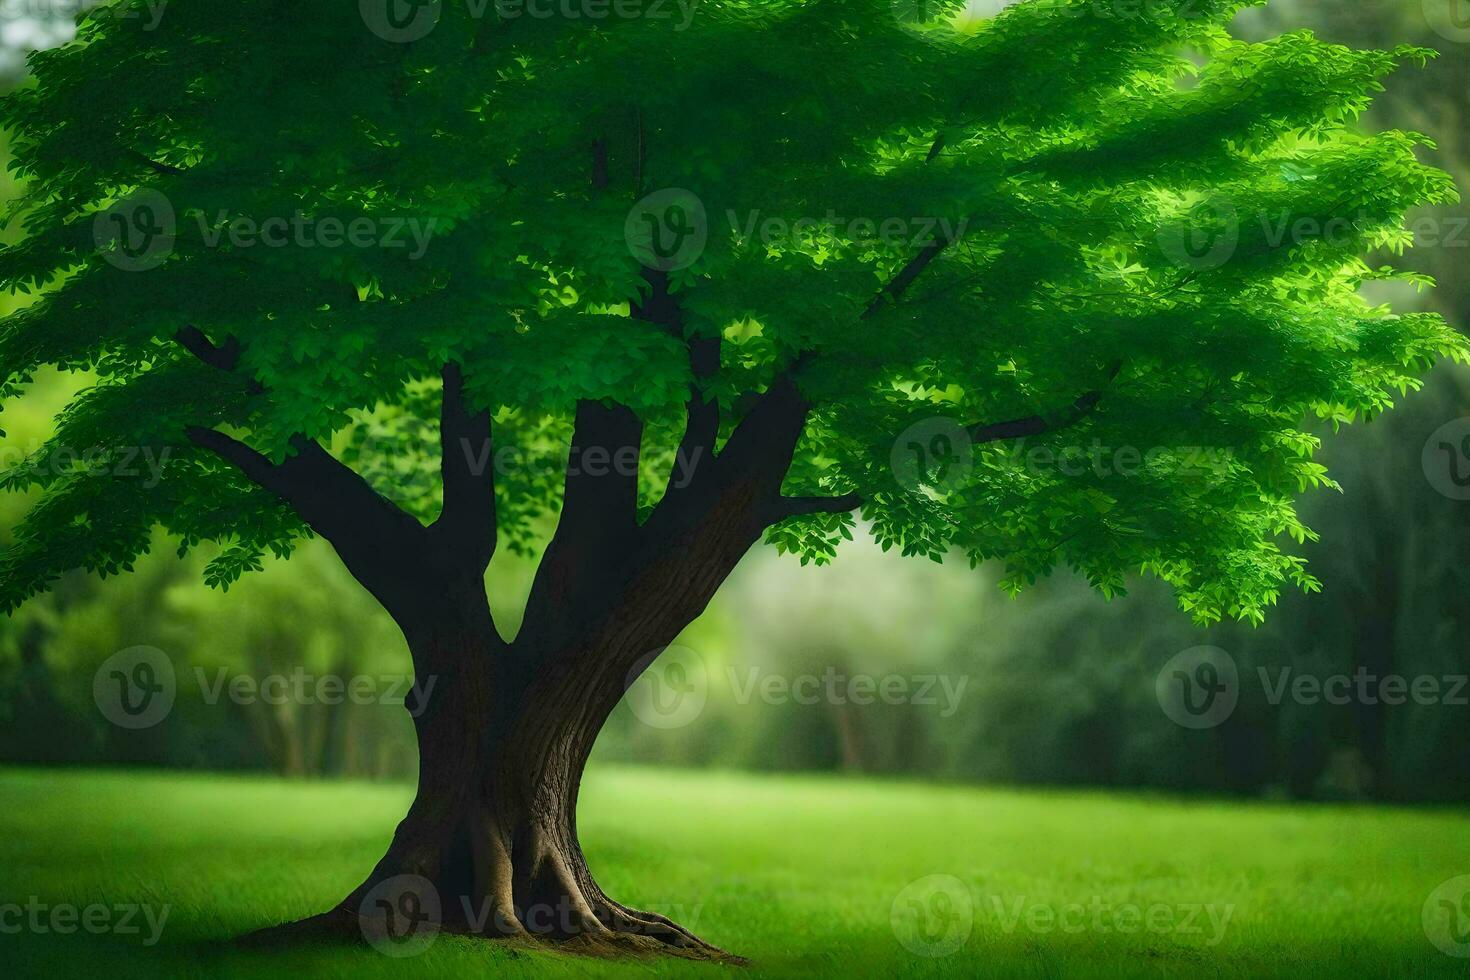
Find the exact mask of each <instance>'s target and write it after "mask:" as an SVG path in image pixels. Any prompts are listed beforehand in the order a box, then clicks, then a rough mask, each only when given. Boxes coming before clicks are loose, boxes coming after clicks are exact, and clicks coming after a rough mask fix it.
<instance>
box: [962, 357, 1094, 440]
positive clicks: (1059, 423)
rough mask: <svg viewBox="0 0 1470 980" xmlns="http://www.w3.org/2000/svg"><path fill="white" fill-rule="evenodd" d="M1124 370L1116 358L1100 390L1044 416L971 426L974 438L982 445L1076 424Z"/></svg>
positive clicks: (1029, 416)
mask: <svg viewBox="0 0 1470 980" xmlns="http://www.w3.org/2000/svg"><path fill="white" fill-rule="evenodd" d="M1122 369H1123V362H1122V361H1114V362H1113V364H1112V366H1111V367H1110V368H1109V369H1108V379H1107V382H1106V383H1105V384H1104V385H1103V386H1102V387H1101V388H1098V389H1095V390H1093V391H1089V392H1087V393H1086V394H1085V395H1083V396H1081V397H1080V398H1078V399H1077V400H1076V401H1074V402H1072V404H1070V405H1068V406H1066V407H1065V408H1062V409H1059V410H1057V411H1054V412H1047V413H1044V414H1041V415H1028V416H1027V417H1025V418H1020V419H1011V420H1010V421H1009V422H992V423H989V424H981V425H976V426H973V427H971V429H970V430H969V432H970V438H971V440H972V441H973V442H974V443H975V444H976V445H980V444H982V443H987V442H1000V441H1002V440H1005V439H1021V438H1024V437H1026V436H1037V435H1041V434H1043V433H1046V432H1055V431H1057V430H1059V429H1065V428H1067V427H1068V426H1072V425H1076V424H1077V423H1078V422H1080V421H1082V420H1083V419H1084V418H1086V417H1087V416H1089V415H1091V414H1092V413H1093V411H1094V410H1096V408H1097V405H1098V403H1099V402H1100V401H1102V397H1103V391H1104V390H1105V389H1106V388H1107V385H1108V384H1111V383H1112V382H1113V380H1114V379H1115V378H1117V376H1118V373H1119V372H1120V371H1122Z"/></svg>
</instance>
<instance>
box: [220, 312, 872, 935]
mask: <svg viewBox="0 0 1470 980" xmlns="http://www.w3.org/2000/svg"><path fill="white" fill-rule="evenodd" d="M645 312H647V311H645ZM457 376H458V372H457V369H456V370H450V369H449V368H446V372H445V403H444V405H445V407H444V420H443V424H441V434H442V435H443V437H444V450H445V451H444V454H443V458H444V461H445V477H444V494H445V501H444V510H443V513H442V514H441V516H440V518H439V519H438V520H437V521H435V523H434V524H433V525H431V526H430V527H428V528H423V527H422V526H420V525H418V524H417V522H414V521H413V519H412V518H409V517H407V515H402V514H395V513H390V514H388V515H387V516H384V515H383V514H381V513H379V512H380V511H381V510H382V502H381V501H376V500H375V501H374V502H373V506H372V507H368V506H367V505H366V504H364V505H363V508H362V509H363V517H362V519H363V520H364V521H366V522H369V524H372V523H373V522H376V528H377V531H376V534H377V536H376V538H374V539H372V541H371V543H370V542H369V541H367V540H365V539H363V538H362V537H361V536H360V535H358V534H357V533H356V531H355V526H354V525H351V522H348V525H349V526H345V527H341V528H337V527H336V526H335V524H334V523H333V522H334V521H335V518H336V517H337V511H336V510H334V509H333V508H332V507H331V506H329V505H328V503H326V502H318V501H317V497H318V496H319V495H320V494H319V492H318V491H319V489H320V487H319V486H318V484H322V485H323V486H324V485H325V483H323V481H326V482H328V483H329V482H331V481H333V480H336V481H337V482H341V483H344V489H345V484H346V483H349V482H351V481H352V480H353V479H356V477H355V476H351V477H349V476H343V475H341V474H339V473H338V472H337V471H336V470H335V469H334V468H333V461H331V459H330V457H328V458H327V459H325V460H324V459H322V458H321V457H320V456H317V455H309V456H308V457H307V460H306V463H303V464H302V465H303V466H316V467H318V468H325V470H326V472H324V473H322V474H320V475H319V477H316V478H314V482H309V483H308V484H307V485H306V489H305V490H303V491H301V493H303V494H307V497H306V499H305V502H304V504H303V506H307V507H308V510H309V511H310V513H311V514H312V515H313V516H314V518H315V520H316V524H314V525H313V526H314V527H315V526H317V524H320V525H323V526H326V527H327V528H328V531H334V530H335V531H338V532H340V533H338V534H337V536H336V538H332V541H333V545H334V547H336V548H337V551H338V554H339V555H340V556H341V557H342V558H343V561H344V562H345V563H346V564H347V566H348V568H349V569H350V570H352V572H353V574H354V576H355V577H356V578H357V580H358V581H359V582H360V583H362V585H363V586H364V587H365V588H367V589H368V591H369V592H371V593H372V594H373V595H374V597H376V598H377V599H378V600H379V602H381V603H382V604H383V606H384V608H386V609H387V610H388V611H389V613H390V614H392V616H393V617H394V619H395V621H396V622H397V623H398V624H399V626H400V627H401V628H402V629H403V633H404V636H405V638H406V639H407V640H408V646H409V650H410V652H411V654H412V656H413V665H414V672H415V675H416V679H417V681H418V684H419V689H420V690H422V691H424V692H426V693H427V697H426V699H425V701H424V703H422V704H411V705H409V707H410V710H411V711H412V713H413V715H414V723H415V728H416V731H417V737H418V745H419V782H418V794H417V796H416V797H415V799H414V802H413V804H412V806H411V807H410V808H409V811H408V814H407V815H406V816H405V817H404V819H403V821H402V822H401V823H400V824H399V825H398V828H397V830H396V831H395V833H394V835H393V839H392V841H391V843H390V844H389V846H388V850H387V852H386V853H385V854H384V855H383V857H382V859H381V860H379V862H378V864H377V866H376V867H375V868H374V869H373V871H372V873H371V874H370V875H368V877H367V879H366V880H364V881H363V883H362V884H361V885H359V886H358V887H357V888H356V889H355V890H354V891H353V892H352V893H351V894H349V895H348V896H347V897H346V898H345V899H343V900H342V901H341V902H339V903H338V904H337V906H336V907H335V908H333V909H332V910H331V911H329V912H326V913H324V914H322V915H320V916H316V917H315V918H313V919H311V920H308V921H307V922H304V923H298V924H296V925H293V926H287V927H281V928H278V929H274V930H267V931H266V933H264V934H257V935H258V936H262V937H263V938H275V937H279V936H281V935H282V934H283V933H285V934H287V935H290V934H294V933H296V932H298V931H301V930H315V929H321V928H329V929H332V930H337V931H342V932H346V933H351V934H359V933H360V934H361V935H362V936H363V937H364V938H367V939H369V941H374V940H375V937H376V938H380V937H382V936H385V935H386V936H388V937H390V938H397V936H398V935H401V934H402V926H403V925H404V923H406V922H412V923H420V922H427V924H428V925H429V926H431V927H432V928H434V929H436V930H437V929H439V928H443V929H448V930H451V931H457V932H464V933H469V934H474V935H484V936H501V937H537V938H545V939H550V940H559V941H562V942H565V943H573V944H576V946H577V948H579V949H581V950H584V951H590V952H615V951H627V950H630V949H631V950H637V951H653V950H658V951H666V952H676V953H679V954H680V955H685V956H691V957H703V958H719V959H730V960H733V959H735V958H734V957H729V956H728V954H725V953H724V952H723V951H721V950H719V949H717V948H715V947H713V946H711V945H709V944H708V943H706V942H704V941H702V940H700V939H699V938H697V937H696V936H694V935H693V934H692V933H690V932H689V931H688V930H686V929H684V928H683V927H682V926H680V925H678V924H676V923H674V922H671V921H670V920H668V919H666V918H664V917H663V916H661V915H657V914H653V913H646V912H638V911H634V910H633V909H630V908H627V907H626V906H623V905H621V904H619V903H617V902H616V901H614V900H612V899H611V898H609V897H608V896H607V895H606V894H604V893H603V891H602V889H601V888H599V887H598V885H597V883H596V881H595V880H594V879H593V877H592V873H591V871H590V869H589V868H588V866H587V861H586V858H585V857H584V856H583V853H582V848H581V844H580V843H579V841H578V839H577V819H576V810H577V790H578V787H579V785H580V783H581V779H582V770H583V768H584V767H585V765H586V763H587V757H588V755H589V753H590V752H591V750H592V745H593V743H594V741H595V740H596V738H597V734H598V732H599V731H600V730H601V729H602V726H603V724H604V722H606V720H607V718H608V716H609V715H610V714H611V713H612V710H613V708H615V707H616V706H617V703H618V701H619V700H620V699H621V698H622V695H623V693H624V691H626V690H627V688H628V686H629V685H630V684H631V683H632V682H633V681H634V680H636V679H637V677H638V676H639V674H641V673H642V671H643V670H644V669H645V668H647V667H648V665H649V664H650V663H652V661H653V660H654V658H655V657H656V656H657V654H658V653H659V652H661V651H662V650H663V649H664V648H665V647H667V646H668V645H669V643H671V642H672V641H673V640H674V638H675V637H676V636H677V635H678V634H679V633H680V632H681V631H682V630H683V629H684V627H686V626H687V625H688V624H689V623H691V622H693V621H694V619H695V618H696V617H698V616H699V614H700V613H702V612H703V611H704V609H705V607H706V606H707V605H708V603H709V601H710V599H711V598H713V596H714V594H715V591H716V590H717V589H718V588H719V587H720V584H721V583H722V582H723V581H724V580H725V578H726V577H727V576H728V575H729V574H730V572H731V571H732V570H733V569H734V568H735V565H736V563H738V562H739V560H740V559H741V557H742V556H744V554H745V553H746V552H747V551H748V550H749V549H750V547H751V546H752V545H753V544H755V542H756V541H757V540H759V538H760V536H761V534H762V532H763V531H764V530H765V528H766V527H768V526H769V525H770V524H772V523H774V522H776V521H779V520H782V519H784V518H785V517H789V516H792V515H793V514H796V513H803V512H811V511H812V510H813V509H814V508H815V509H818V510H823V511H826V512H836V511H838V510H842V509H850V508H851V507H853V506H855V503H853V502H852V501H851V500H848V499H846V498H843V499H840V500H830V499H828V498H820V499H818V498H797V499H792V500H788V499H786V498H783V497H782V496H781V493H780V490H781V483H782V480H783V479H784V475H785V473H786V470H787V469H788V467H789V466H790V462H791V456H792V452H793V450H794V447H795V445H796V441H797V439H798V438H799V436H800V433H801V431H802V426H803V423H804V419H805V417H806V412H807V405H806V403H805V402H804V400H803V399H802V398H801V396H800V394H799V392H798V390H797V388H796V385H795V383H794V381H792V380H791V379H790V377H789V376H783V377H782V378H778V379H777V380H776V381H775V382H773V383H772V385H771V386H770V388H769V390H768V391H767V392H766V393H765V394H763V395H761V396H760V398H759V399H758V401H757V403H756V404H755V406H754V407H753V408H751V409H750V411H749V412H748V413H747V415H746V417H745V418H744V420H742V421H741V422H740V424H739V426H738V427H737V429H736V431H735V432H734V433H733V434H732V435H731V436H730V438H729V439H728V440H727V441H726V443H725V446H724V448H723V449H722V450H721V452H720V453H719V454H718V456H717V457H716V456H714V455H713V444H714V438H715V435H716V433H717V428H718V426H717V422H718V415H717V412H712V409H711V407H710V406H711V403H709V402H705V401H704V400H703V396H702V395H699V396H698V397H696V398H693V399H691V403H690V404H691V413H690V419H689V426H688V429H687V431H686V434H685V438H684V440H683V443H682V445H681V451H684V452H685V453H686V458H687V459H689V460H699V459H702V458H703V459H705V460H706V461H705V462H704V463H702V464H700V469H699V474H698V477H697V478H696V479H693V480H692V481H689V482H686V483H685V484H683V485H679V486H675V485H674V484H673V483H672V482H671V484H670V487H669V488H668V490H667V491H666V492H665V494H664V496H663V498H662V499H661V500H660V502H659V504H658V505H657V507H656V508H655V509H654V511H653V512H652V513H651V514H650V515H648V517H647V519H646V520H643V521H641V522H640V521H639V519H638V508H637V503H638V482H637V473H636V470H635V471H619V470H616V469H613V470H609V471H608V472H605V473H599V472H594V471H592V470H590V469H589V470H586V471H583V470H579V469H575V468H569V469H568V472H567V481H566V486H565V490H564V493H563V502H562V508H561V516H560V520H559V522H558V525H557V530H556V533H555V534H554V535H553V537H552V540H551V543H550V544H549V545H548V547H547V549H546V553H545V555H544V556H543V557H542V561H541V565H540V568H539V569H538V571H537V574H536V580H535V582H534V583H533V585H532V589H531V595H530V598H529V600H528V602H527V608H526V614H525V617H524V619H523V622H522V626H521V630H520V634H519V635H518V636H517V637H516V639H515V641H514V642H513V643H510V644H507V643H506V642H505V641H503V640H502V639H501V638H500V636H499V635H498V633H497V632H496V630H495V625H494V622H493V619H492V617H491V615H490V610H489V604H488V602H487V601H486V597H485V590H484V579H483V573H484V570H485V567H486V565H487V564H488V563H489V561H490V557H491V555H492V554H493V551H494V543H495V527H494V523H493V519H491V520H489V521H488V522H487V521H486V520H484V519H476V517H475V514H477V513H479V512H480V511H479V508H483V507H486V506H489V507H491V508H493V504H494V500H493V493H492V489H491V486H490V484H489V483H488V482H486V481H485V480H484V479H483V476H481V477H476V476H473V475H472V474H470V473H468V472H462V471H461V470H460V469H459V462H458V461H459V460H460V459H461V458H462V455H463V454H462V453H460V451H459V447H458V445H457V443H456V442H455V439H457V438H459V436H458V435H457V434H458V433H461V432H464V433H468V434H469V436H470V437H473V438H475V439H486V438H488V429H489V416H488V414H487V413H482V414H481V415H480V416H476V417H474V418H470V417H468V416H465V415H464V413H463V411H462V406H461V405H460V404H459V399H458V388H459V385H458V377H457ZM696 394H697V393H696ZM477 432H478V434H476V433H477ZM641 433H642V422H641V420H639V419H638V417H637V416H636V415H634V414H633V413H632V412H631V411H629V410H627V409H626V408H622V407H618V406H613V407H608V406H605V405H600V404H598V403H595V402H582V403H579V404H578V407H577V418H576V424H575V431H574V435H573V440H572V442H573V446H572V449H573V457H575V458H580V457H578V456H576V452H577V450H578V449H579V448H587V447H593V448H596V447H601V448H602V449H603V450H604V452H606V453H609V454H611V455H610V456H609V457H608V458H612V457H615V456H616V450H617V449H618V448H619V447H633V448H637V447H638V446H639V445H640V440H641ZM479 444H480V443H475V445H479ZM306 453H308V454H309V453H310V447H309V446H307V447H306ZM706 454H708V455H706ZM247 462H249V460H247ZM309 475H311V474H310V473H304V474H303V476H309ZM278 476H279V474H276V473H275V472H273V471H272V472H267V473H265V474H264V475H263V477H262V478H264V479H269V480H277V482H280V481H279V480H278V479H277V478H278ZM284 479H285V484H284V486H285V489H286V490H287V491H290V490H291V489H292V487H293V486H294V483H293V482H292V481H293V480H294V479H295V476H294V474H293V473H290V472H288V473H286V474H285V477H284ZM298 509H299V508H298ZM491 512H492V513H493V510H492V511H491ZM323 533H324V536H327V537H329V538H331V534H329V533H327V532H323ZM430 683H432V685H433V686H432V688H430V687H429V684H430ZM399 913H402V915H401V916H400V915H399Z"/></svg>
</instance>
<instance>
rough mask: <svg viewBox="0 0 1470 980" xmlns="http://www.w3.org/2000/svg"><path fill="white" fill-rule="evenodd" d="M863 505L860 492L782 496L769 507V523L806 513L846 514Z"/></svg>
mask: <svg viewBox="0 0 1470 980" xmlns="http://www.w3.org/2000/svg"><path fill="white" fill-rule="evenodd" d="M862 505H863V498H862V495H861V494H856V493H847V494H843V495H842V496H840V497H782V498H780V499H779V500H778V501H777V502H776V505H775V506H774V507H773V508H772V509H771V523H776V522H777V521H784V520H786V519H787V518H788V517H803V516H805V515H807V514H848V513H851V512H852V511H854V510H857V509H858V508H859V507H861V506H862Z"/></svg>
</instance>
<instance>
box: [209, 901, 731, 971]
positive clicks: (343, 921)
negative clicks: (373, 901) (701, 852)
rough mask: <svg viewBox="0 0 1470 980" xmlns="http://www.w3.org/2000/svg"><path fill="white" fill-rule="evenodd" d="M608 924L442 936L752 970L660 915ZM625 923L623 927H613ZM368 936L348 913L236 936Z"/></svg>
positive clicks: (627, 914) (345, 940)
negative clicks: (560, 931) (561, 932)
mask: <svg viewBox="0 0 1470 980" xmlns="http://www.w3.org/2000/svg"><path fill="white" fill-rule="evenodd" d="M605 911H606V913H607V919H608V920H609V921H610V923H612V924H609V925H603V926H602V928H600V929H597V930H595V931H588V932H583V933H580V934H577V935H572V936H559V937H551V936H547V935H536V934H534V933H529V932H524V931H522V932H516V933H510V934H497V933H490V932H485V931H483V930H475V929H473V928H471V927H470V925H469V924H468V923H465V922H454V921H450V922H445V923H444V924H443V925H442V926H441V927H440V928H439V930H438V931H439V932H442V933H444V934H447V935H454V936H466V937H471V938H474V939H479V940H483V941H485V942H493V943H498V944H501V945H503V946H504V947H506V948H510V949H524V950H535V951H546V950H552V951H555V952H559V953H568V954H571V955H573V956H592V957H598V958H604V959H612V958H619V957H628V956H632V957H654V956H677V957H679V958H681V959H688V960H702V961H705V962H713V963H723V964H725V965H727V966H748V965H749V963H750V961H749V960H747V959H745V958H744V957H742V956H736V955H734V954H733V953H728V952H726V951H725V950H723V949H720V948H719V947H718V946H715V945H713V944H711V943H707V942H705V941H704V940H702V939H699V938H698V937H697V936H694V935H693V934H692V933H690V932H689V931H688V930H686V929H684V928H683V927H682V926H678V925H676V924H674V923H672V922H670V921H669V920H667V919H665V918H663V917H662V916H659V915H655V914H653V913H638V912H633V911H632V910H629V909H625V908H623V907H622V906H619V905H616V904H615V903H608V906H607V908H606V910H605ZM619 923H620V924H621V928H617V927H615V926H616V925H618V924H619ZM368 937H369V932H368V930H366V929H364V927H363V922H362V919H361V917H360V916H358V914H357V913H355V912H352V911H350V910H348V909H344V908H335V909H332V910H331V911H328V912H322V913H320V914H317V915H313V916H309V917H307V918H305V919H300V920H297V921H295V922H285V923H282V924H280V925H275V926H267V927H266V928H264V929H258V930H256V931H255V932H250V933H246V934H244V935H242V936H239V937H236V938H235V939H234V940H233V942H234V944H235V945H237V946H242V947H245V948H249V949H288V948H291V947H295V946H300V945H306V944H312V943H336V944H341V945H371V940H370V939H369V938H368Z"/></svg>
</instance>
